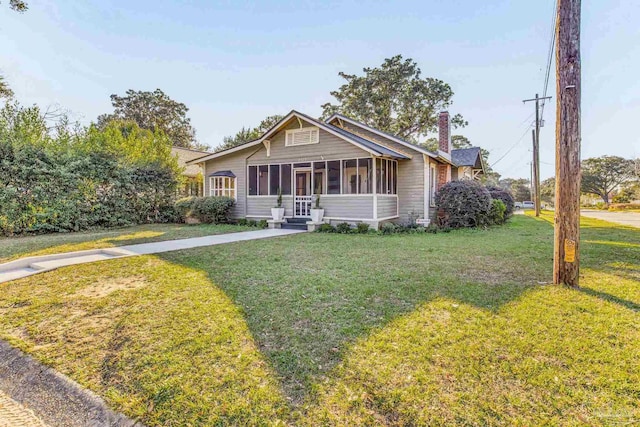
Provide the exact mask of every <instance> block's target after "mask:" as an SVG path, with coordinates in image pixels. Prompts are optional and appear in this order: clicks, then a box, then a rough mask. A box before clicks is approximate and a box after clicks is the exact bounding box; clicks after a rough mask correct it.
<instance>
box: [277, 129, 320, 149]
mask: <svg viewBox="0 0 640 427" xmlns="http://www.w3.org/2000/svg"><path fill="white" fill-rule="evenodd" d="M313 131H315V133H316V137H315V140H313V141H311V142H303V143H294V142H293V141H294V139H295V138H294V137H292V136H291V135H295V134H298V133H304V132H313ZM310 139H311V138H310ZM319 142H320V128H318V127H316V126H307V127H303V128H299V129H287V130H286V131H285V138H284V146H285V147H297V146H300V145H311V144H318V143H319Z"/></svg>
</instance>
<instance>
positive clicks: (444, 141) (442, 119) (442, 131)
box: [438, 111, 451, 156]
mask: <svg viewBox="0 0 640 427" xmlns="http://www.w3.org/2000/svg"><path fill="white" fill-rule="evenodd" d="M438 150H440V151H443V152H445V153H447V154H448V155H449V156H451V122H450V120H449V112H448V111H441V112H440V115H439V116H438Z"/></svg>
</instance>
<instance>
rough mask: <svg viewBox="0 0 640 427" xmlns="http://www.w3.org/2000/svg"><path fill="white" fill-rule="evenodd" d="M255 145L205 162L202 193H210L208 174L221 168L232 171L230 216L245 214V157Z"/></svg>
mask: <svg viewBox="0 0 640 427" xmlns="http://www.w3.org/2000/svg"><path fill="white" fill-rule="evenodd" d="M255 149H256V148H255V147H250V148H247V149H246V150H241V151H238V152H236V153H232V154H229V155H228V156H224V157H220V158H217V159H212V160H209V161H208V162H206V163H205V168H204V169H205V173H204V195H205V196H209V195H210V190H209V189H210V183H211V180H210V179H209V175H210V174H212V173H214V172H217V171H223V170H230V171H231V172H233V173H234V174H235V175H236V177H237V179H236V187H237V188H236V192H237V196H236V205H235V207H234V208H233V210H232V211H231V217H232V218H242V217H244V216H245V215H246V207H247V205H246V202H247V198H246V196H247V194H246V193H247V181H246V176H247V173H246V160H245V159H246V157H247V156H248V155H249V154H251V153H252V152H253V151H255Z"/></svg>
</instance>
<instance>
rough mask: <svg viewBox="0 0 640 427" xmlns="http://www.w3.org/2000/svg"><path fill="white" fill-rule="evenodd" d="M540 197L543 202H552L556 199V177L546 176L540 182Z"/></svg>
mask: <svg viewBox="0 0 640 427" xmlns="http://www.w3.org/2000/svg"><path fill="white" fill-rule="evenodd" d="M540 199H541V200H542V201H543V202H545V203H551V204H553V203H554V202H555V200H556V179H555V177H553V176H552V177H551V178H547V179H545V180H544V181H542V182H541V183H540Z"/></svg>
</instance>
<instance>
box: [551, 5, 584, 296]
mask: <svg viewBox="0 0 640 427" xmlns="http://www.w3.org/2000/svg"><path fill="white" fill-rule="evenodd" d="M557 14H558V15H557V16H558V17H557V28H556V40H557V41H558V43H557V45H556V75H557V78H556V100H557V101H556V102H557V108H556V212H555V221H554V222H555V233H554V242H553V283H556V284H560V283H564V284H566V285H569V286H575V287H577V286H578V285H579V274H580V257H579V255H580V252H579V244H580V138H581V136H580V92H581V87H580V86H581V81H580V0H558V10H557Z"/></svg>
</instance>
